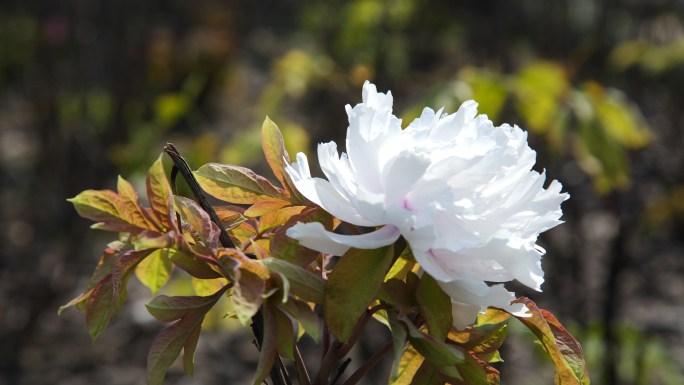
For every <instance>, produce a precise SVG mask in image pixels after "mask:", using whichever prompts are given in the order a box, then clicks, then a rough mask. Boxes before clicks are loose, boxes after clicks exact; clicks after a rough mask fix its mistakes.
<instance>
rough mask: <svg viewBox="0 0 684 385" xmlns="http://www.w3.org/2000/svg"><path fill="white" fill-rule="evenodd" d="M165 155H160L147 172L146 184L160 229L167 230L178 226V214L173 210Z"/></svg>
mask: <svg viewBox="0 0 684 385" xmlns="http://www.w3.org/2000/svg"><path fill="white" fill-rule="evenodd" d="M163 156H164V153H162V154H161V155H159V158H158V159H157V161H156V162H154V164H153V165H152V167H150V170H149V171H148V172H147V180H146V185H147V197H148V199H149V201H150V206H152V212H153V214H154V216H155V218H156V220H157V223H158V224H159V225H160V229H161V230H162V231H164V232H166V231H170V230H173V229H175V228H176V216H175V213H174V211H173V193H172V192H171V186H170V185H169V180H168V179H167V178H166V172H164V164H163V163H162V157H163Z"/></svg>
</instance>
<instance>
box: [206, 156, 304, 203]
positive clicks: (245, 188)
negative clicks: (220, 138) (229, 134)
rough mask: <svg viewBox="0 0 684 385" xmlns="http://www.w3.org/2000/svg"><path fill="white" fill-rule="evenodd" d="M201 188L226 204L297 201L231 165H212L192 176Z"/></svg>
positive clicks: (261, 179)
mask: <svg viewBox="0 0 684 385" xmlns="http://www.w3.org/2000/svg"><path fill="white" fill-rule="evenodd" d="M193 174H194V175H195V177H196V178H197V182H199V184H200V186H202V188H203V189H204V191H206V192H207V193H208V194H210V195H211V196H213V197H215V198H217V199H221V200H223V201H226V202H231V203H239V204H254V203H257V202H262V201H283V200H285V201H288V202H292V203H299V201H298V200H296V199H293V198H291V197H290V196H288V195H286V194H285V192H284V191H283V190H282V189H279V188H277V187H275V186H273V185H272V184H271V182H269V181H268V180H267V179H266V178H264V177H262V176H259V175H257V174H255V173H254V171H252V170H250V169H248V168H244V167H240V166H233V165H229V164H218V163H209V164H205V165H204V166H202V167H200V168H199V170H197V171H195V172H194V173H193Z"/></svg>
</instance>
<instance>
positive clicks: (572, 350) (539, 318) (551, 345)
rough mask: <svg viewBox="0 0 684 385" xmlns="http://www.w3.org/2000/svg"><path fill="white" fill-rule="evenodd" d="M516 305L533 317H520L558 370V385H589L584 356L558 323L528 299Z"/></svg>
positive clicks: (579, 347)
mask: <svg viewBox="0 0 684 385" xmlns="http://www.w3.org/2000/svg"><path fill="white" fill-rule="evenodd" d="M513 303H522V304H524V305H525V306H527V308H528V309H529V312H530V313H532V316H531V317H517V316H516V318H518V320H520V322H522V323H523V324H524V325H525V326H527V327H528V328H529V329H530V330H531V331H532V333H534V334H535V335H536V336H537V338H539V341H540V342H541V343H542V346H544V349H545V350H546V352H547V353H548V354H549V357H551V360H552V361H553V364H554V366H555V367H556V384H557V385H560V384H562V385H567V384H577V385H588V384H589V373H588V371H587V364H586V362H585V361H584V353H583V351H582V347H581V346H580V344H579V342H577V341H576V340H575V339H574V338H573V337H572V336H571V335H570V333H568V331H567V330H565V328H564V327H563V326H562V325H561V324H560V323H559V322H558V320H557V319H556V318H555V317H554V316H553V315H551V313H549V312H547V311H546V310H541V309H539V308H537V305H535V303H534V302H532V301H531V300H530V299H529V298H526V297H520V298H518V299H517V300H515V301H513Z"/></svg>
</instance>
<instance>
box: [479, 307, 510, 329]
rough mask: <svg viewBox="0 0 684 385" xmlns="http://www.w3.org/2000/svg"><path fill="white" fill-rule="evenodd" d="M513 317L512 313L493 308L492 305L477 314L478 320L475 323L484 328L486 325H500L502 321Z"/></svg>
mask: <svg viewBox="0 0 684 385" xmlns="http://www.w3.org/2000/svg"><path fill="white" fill-rule="evenodd" d="M509 318H511V315H510V313H507V312H505V311H503V310H501V309H497V308H493V307H490V308H488V309H487V312H486V313H484V314H482V313H480V314H478V315H477V322H476V323H475V325H474V326H475V327H477V328H482V327H486V326H492V325H494V326H498V325H501V324H502V323H504V322H506V321H508V319H509Z"/></svg>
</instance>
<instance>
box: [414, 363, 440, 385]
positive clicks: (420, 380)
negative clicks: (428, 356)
mask: <svg viewBox="0 0 684 385" xmlns="http://www.w3.org/2000/svg"><path fill="white" fill-rule="evenodd" d="M444 383H445V382H444V380H443V379H442V377H440V375H439V373H438V372H437V370H436V369H435V367H434V366H433V365H430V363H429V362H427V361H423V364H422V365H420V368H418V371H417V372H416V374H415V375H414V376H413V380H412V381H411V385H443V384H444Z"/></svg>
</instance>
